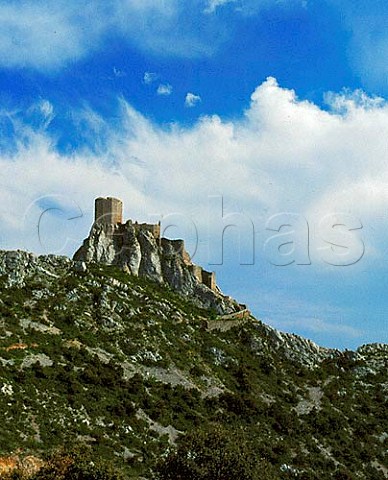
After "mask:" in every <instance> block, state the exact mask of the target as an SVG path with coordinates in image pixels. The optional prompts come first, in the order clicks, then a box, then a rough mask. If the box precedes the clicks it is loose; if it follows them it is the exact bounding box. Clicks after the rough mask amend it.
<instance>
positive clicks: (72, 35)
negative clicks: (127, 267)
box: [0, 0, 388, 348]
mask: <svg viewBox="0 0 388 480" xmlns="http://www.w3.org/2000/svg"><path fill="white" fill-rule="evenodd" d="M387 18H388V5H387V4H386V2H383V1H380V0H372V1H370V2H368V3H367V4H366V2H361V1H354V0H353V1H350V0H349V1H348V0H323V1H322V0H321V1H314V0H276V1H274V0H192V1H185V2H183V1H182V0H168V1H167V0H141V1H140V0H126V1H119V0H111V1H109V2H106V1H105V2H103V1H101V0H93V1H92V0H91V1H86V2H83V3H82V5H81V6H80V5H79V3H78V2H75V1H73V0H67V1H66V2H65V1H63V0H57V1H55V2H54V1H48V0H46V1H42V0H36V1H35V2H33V3H31V2H27V1H23V0H9V1H3V2H2V3H1V4H0V133H1V135H0V167H1V172H2V174H1V177H0V180H1V186H2V189H1V193H0V195H1V202H0V218H1V221H2V226H3V228H2V230H1V232H0V248H5V249H14V248H24V249H28V250H32V251H34V252H37V253H47V252H54V253H64V254H67V255H71V254H72V253H73V252H74V250H75V249H76V248H77V246H78V245H79V243H80V242H81V240H82V238H84V237H85V236H86V235H87V233H88V229H89V227H90V224H91V221H92V215H93V211H92V209H93V200H94V197H96V196H99V195H114V196H118V197H120V198H122V199H123V200H124V202H125V205H126V207H125V208H126V216H127V217H128V218H139V219H141V220H149V221H156V220H158V219H159V218H162V220H163V222H164V223H165V225H168V224H169V222H170V223H176V224H177V227H176V228H175V230H174V228H172V229H169V234H170V235H172V236H174V235H176V236H183V237H185V238H186V240H187V242H188V245H189V247H190V248H192V242H193V241H194V240H193V238H194V236H193V231H194V230H193V228H194V227H193V225H195V226H196V229H197V232H198V237H199V245H198V248H197V252H196V255H195V258H194V260H195V261H196V262H198V263H201V264H203V265H204V266H205V267H206V266H207V264H209V263H214V255H213V253H212V252H214V251H215V248H217V245H218V246H219V242H220V238H221V232H222V228H223V226H225V222H227V221H228V219H229V220H231V221H232V222H234V221H237V224H238V225H240V227H241V232H242V241H241V245H242V247H241V248H242V250H243V252H242V255H241V258H242V259H244V258H246V257H249V256H250V254H251V249H252V247H251V243H252V242H251V239H250V235H251V232H250V227H249V225H250V224H252V223H253V224H254V227H255V237H254V245H255V262H254V264H253V265H240V259H239V253H238V252H239V237H238V235H237V234H236V232H237V229H236V228H235V229H228V230H227V233H226V234H225V238H224V248H225V252H224V253H225V255H224V261H223V264H222V265H216V266H213V267H211V268H214V269H215V270H216V271H217V275H218V278H219V283H220V285H221V287H222V289H223V290H224V291H225V292H226V293H228V294H230V295H232V296H234V297H236V298H238V299H239V300H241V301H244V302H246V303H248V305H249V306H250V308H251V309H252V310H253V312H254V313H255V314H256V316H257V317H259V318H262V319H263V320H264V321H266V322H267V323H269V324H271V325H274V326H276V327H278V328H280V329H283V330H286V331H290V332H295V333H299V334H302V335H304V336H307V337H309V338H312V339H313V340H315V341H317V342H318V343H320V344H323V345H327V346H335V347H340V348H355V347H356V346H357V345H360V344H362V343H367V342H387V339H388V338H387V337H388V335H387V333H388V332H387V322H386V318H385V315H386V312H387V310H388V309H387V307H388V297H387V295H386V293H385V292H386V286H387V282H386V275H387V268H388V252H387V247H386V238H387V235H388V228H387V226H388V222H387V220H388V219H387V206H388V162H387V147H388V145H387V138H388V105H387V104H386V98H387V96H388V66H387V62H386V58H387V53H388V34H387V31H388V29H387V25H386V23H387ZM214 196H218V198H220V197H221V196H222V197H223V199H224V212H223V214H224V217H227V216H228V215H232V216H229V217H227V218H226V219H225V218H224V220H223V221H222V218H221V215H222V212H221V211H220V208H219V204H217V200H215V202H216V203H214V198H213V200H212V197H214ZM212 202H213V203H212ZM217 205H218V206H217ZM279 213H283V214H288V215H289V214H292V215H293V216H292V217H289V218H292V219H294V220H295V219H296V220H295V222H296V225H293V226H294V227H295V228H296V233H295V234H289V235H291V238H292V240H293V241H294V244H293V245H294V247H295V249H296V250H295V251H296V253H295V254H293V253H291V254H290V255H291V257H293V255H294V256H295V259H296V261H295V262H294V263H293V264H292V265H289V266H283V267H280V266H275V265H273V261H272V260H273V259H272V257H271V254H270V253H268V249H266V245H267V243H266V242H267V240H268V238H269V237H270V236H271V233H272V234H273V231H272V232H271V231H269V230H268V229H266V227H267V222H268V221H271V220H270V219H271V218H273V216H274V215H277V214H279ZM329 214H331V215H333V214H335V215H337V217H335V218H336V219H337V220H338V221H337V223H341V222H342V223H343V222H346V225H348V226H349V223H347V222H350V224H352V222H353V223H354V225H356V224H358V223H359V224H360V225H361V224H362V226H363V228H362V229H360V228H359V227H357V226H355V227H354V228H357V230H352V232H351V233H350V234H348V237H346V235H347V234H346V231H344V233H343V235H345V244H346V245H348V246H349V245H353V249H352V252H356V253H357V251H358V250H357V248H359V247H360V245H361V243H362V244H363V246H364V250H365V252H364V255H363V256H362V258H361V259H360V261H358V262H356V263H355V264H354V265H351V266H346V267H345V266H342V267H338V266H333V265H329V264H328V262H327V261H326V260H327V255H328V252H327V251H326V250H322V248H325V246H326V247H327V245H328V243H327V239H328V238H329V235H330V232H328V230H327V227H325V226H322V223H321V222H322V219H323V218H325V216H327V215H329ZM233 215H234V216H233ZM345 217H346V220H344V218H345ZM247 219H249V220H247ZM306 221H307V222H308V225H309V231H308V242H309V254H310V257H309V258H310V261H311V262H310V263H311V264H309V265H306V264H303V265H298V264H297V263H303V262H299V260H300V258H302V257H303V258H305V257H306V251H305V246H306V244H307V239H306V228H305V227H304V223H303V222H306ZM249 222H251V223H249ZM357 222H358V223H357ZM38 223H39V229H38V228H37V224H38ZM286 223H287V222H286ZM289 228H291V227H289ZM244 229H245V230H244ZM345 230H346V228H345ZM285 231H286V234H287V231H288V232H289V230H287V229H286V230H282V232H285ZM349 235H350V236H349ZM352 242H353V243H352ZM334 243H335V242H334ZM339 245H341V243H340V242H339ZM335 248H337V250H338V248H339V249H340V250H341V248H340V247H335ZM345 250H346V249H345ZM192 251H193V250H192ZM209 252H210V253H209ZM329 253H330V252H329ZM337 253H338V252H337ZM356 253H355V254H356ZM331 254H333V252H332V251H331ZM335 254H336V252H334V255H335ZM291 257H290V258H291ZM271 262H272V263H271ZM329 263H330V262H329ZM208 266H209V265H208ZM209 268H210V267H209Z"/></svg>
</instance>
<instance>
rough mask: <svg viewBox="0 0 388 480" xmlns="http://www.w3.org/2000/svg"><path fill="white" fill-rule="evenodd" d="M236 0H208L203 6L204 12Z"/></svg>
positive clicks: (211, 11) (210, 11) (209, 11)
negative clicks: (204, 6) (205, 5)
mask: <svg viewBox="0 0 388 480" xmlns="http://www.w3.org/2000/svg"><path fill="white" fill-rule="evenodd" d="M237 1H238V0H209V3H208V5H207V7H206V8H205V10H204V11H205V13H213V12H215V11H216V10H217V8H219V7H221V6H223V5H226V4H228V3H236V2H237Z"/></svg>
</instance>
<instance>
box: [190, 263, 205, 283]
mask: <svg viewBox="0 0 388 480" xmlns="http://www.w3.org/2000/svg"><path fill="white" fill-rule="evenodd" d="M190 270H191V271H192V273H193V274H194V277H195V278H196V279H197V280H198V282H200V283H203V280H202V267H199V266H198V265H190Z"/></svg>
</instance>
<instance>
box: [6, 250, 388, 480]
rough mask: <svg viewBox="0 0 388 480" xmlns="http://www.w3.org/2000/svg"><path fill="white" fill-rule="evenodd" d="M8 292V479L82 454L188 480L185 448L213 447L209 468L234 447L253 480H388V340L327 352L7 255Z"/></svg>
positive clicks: (166, 295) (128, 285)
mask: <svg viewBox="0 0 388 480" xmlns="http://www.w3.org/2000/svg"><path fill="white" fill-rule="evenodd" d="M0 289H1V294H0V411H1V419H2V426H1V430H0V455H2V458H1V461H0V468H3V471H4V472H5V471H6V470H7V468H8V467H7V466H9V468H10V469H11V467H12V465H14V464H15V465H17V464H18V462H19V464H20V465H22V464H23V458H26V457H29V458H30V460H31V459H33V461H32V464H33V466H32V467H31V469H30V470H31V472H33V471H34V470H38V469H39V468H40V466H41V463H40V462H41V461H42V462H45V461H46V459H47V458H48V456H49V455H50V454H51V453H53V452H56V451H64V452H70V451H72V450H73V449H74V448H77V449H81V451H82V450H85V452H86V453H85V455H86V456H87V458H90V459H91V461H93V462H94V464H96V463H99V462H100V463H103V464H105V463H106V465H108V464H109V465H110V467H109V468H112V469H117V470H118V471H120V474H121V475H122V476H123V478H145V479H154V478H159V477H160V478H176V479H179V478H184V477H183V476H182V477H179V476H178V474H175V476H174V475H173V473H172V474H171V475H172V476H171V477H168V472H167V470H168V468H170V469H171V471H172V472H173V469H174V468H182V469H183V467H184V468H186V467H187V468H189V467H188V466H187V465H186V464H185V462H186V463H190V461H191V460H190V455H189V454H188V452H189V453H190V449H188V447H187V445H188V443H187V442H188V441H189V440H190V439H192V440H190V441H194V440H195V439H197V442H200V441H202V439H203V442H204V444H205V443H206V442H207V441H208V440H209V439H212V441H213V442H214V443H210V445H209V444H208V443H207V444H206V445H207V448H208V449H209V450H210V451H211V450H212V449H213V448H214V452H213V455H211V457H212V458H210V459H208V461H209V462H216V461H218V460H217V459H220V458H222V459H223V460H222V462H226V463H227V458H228V457H227V456H224V454H225V452H226V453H227V454H228V455H231V454H232V453H233V452H232V450H233V448H234V447H233V445H234V446H235V452H237V453H238V452H240V451H244V452H251V453H252V452H253V453H252V454H249V455H248V454H247V455H245V453H244V455H242V454H241V455H239V454H238V455H237V457H239V458H241V459H244V458H247V459H252V458H254V459H255V462H256V463H257V464H258V465H259V467H260V468H261V469H262V470H261V471H262V472H263V473H262V474H260V473H258V474H257V475H260V476H256V477H255V476H254V475H252V478H257V479H260V480H265V479H266V478H268V479H269V478H274V479H281V480H283V479H291V478H296V479H309V480H310V479H319V480H326V479H337V480H343V479H368V480H379V479H384V478H388V474H387V472H388V470H387V469H386V466H387V457H386V450H387V445H388V425H387V409H386V405H387V395H388V383H387V382H388V379H387V366H388V346H387V345H377V344H376V345H367V346H363V347H360V348H359V349H358V350H357V351H356V352H349V351H346V352H340V351H337V350H330V349H325V348H321V347H318V346H316V345H315V344H314V343H312V342H310V341H308V340H305V339H302V338H300V337H297V336H294V335H290V334H283V333H280V332H277V331H276V330H274V329H272V328H270V327H268V326H266V325H264V324H263V323H262V322H260V321H259V320H257V319H255V318H253V317H249V318H244V319H233V318H227V317H225V316H224V317H222V316H219V315H218V313H217V312H216V310H214V309H204V308H200V306H198V302H193V301H192V299H191V298H190V296H187V295H186V296H184V295H180V294H178V293H177V292H175V291H174V290H173V289H172V288H171V287H170V286H168V285H165V284H159V283H155V282H152V281H150V280H148V279H145V278H138V277H135V276H133V275H130V274H129V273H127V272H124V271H123V270H122V269H121V268H119V267H117V266H102V265H98V264H94V263H89V264H87V265H85V264H83V263H82V264H81V263H80V262H74V261H71V260H69V259H68V258H65V257H55V256H42V257H36V256H34V255H32V254H28V253H26V252H20V251H18V252H0ZM186 433H187V434H188V435H187V436H186V440H185V438H184V434H186ZM193 439H194V440H193ZM217 439H218V440H220V442H221V444H223V447H222V445H221V447H220V445H218V444H217ZM185 441H186V444H185ZM194 443H195V442H194ZM194 443H193V444H191V447H190V448H191V449H192V450H193V449H195V448H198V449H202V450H201V452H202V453H203V448H202V447H203V445H202V446H201V445H200V446H199V447H198V445H197V446H196V445H195V444H194ZM177 448H178V455H175V454H174V452H175V451H176V449H177ZM185 449H186V450H185ZM228 449H229V450H228ZM244 449H245V450H244ZM174 455H175V456H174ZM179 455H180V457H179ZM69 458H70V457H69ZM177 458H178V459H179V461H177ZM198 458H200V459H201V460H200V462H203V461H204V460H203V458H204V457H203V456H202V457H201V456H199V457H198ZM225 459H226V460H225ZM247 461H248V460H247ZM222 462H221V463H222ZM34 465H35V467H34ZM166 465H167V466H166ZM182 465H183V466H182ZM197 467H198V465H197ZM217 468H220V467H217ZM236 468H237V467H236ZM241 468H245V466H244V467H241ZM252 468H253V467H252ZM254 468H256V467H254ZM254 468H253V470H254ZM27 470H28V469H27ZM253 470H252V471H253ZM189 471H190V470H189V469H188V470H186V472H189ZM255 471H256V470H255ZM166 472H167V473H166ZM37 475H39V474H37ZM117 475H118V474H117ZM163 475H164V476H163ZM190 475H191V474H190V473H187V474H186V477H185V478H188V479H190V478H198V479H200V478H206V477H205V476H204V475H205V474H203V473H202V476H200V474H198V475H197V476H194V474H193V475H192V476H190ZM34 478H35V477H34ZM37 478H44V477H42V476H41V477H39V476H38V477H37ZM47 478H48V477H47ZM50 478H51V477H50ZM69 478H105V477H101V476H90V477H76V476H74V477H69ZM112 478H113V477H112ZM115 478H116V477H115ZM117 478H119V477H117ZM207 478H210V475H209V474H208V477H207ZM211 478H220V479H221V478H229V477H228V476H222V475H219V476H214V477H211ZM230 478H235V477H230Z"/></svg>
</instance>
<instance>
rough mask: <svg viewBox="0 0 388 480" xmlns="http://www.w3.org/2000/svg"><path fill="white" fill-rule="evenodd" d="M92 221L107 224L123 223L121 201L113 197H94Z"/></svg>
mask: <svg viewBox="0 0 388 480" xmlns="http://www.w3.org/2000/svg"><path fill="white" fill-rule="evenodd" d="M94 222H95V223H99V224H108V225H116V224H117V223H123V202H122V201H121V200H119V199H118V198H113V197H107V198H102V197H99V198H96V200H95V209H94Z"/></svg>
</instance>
